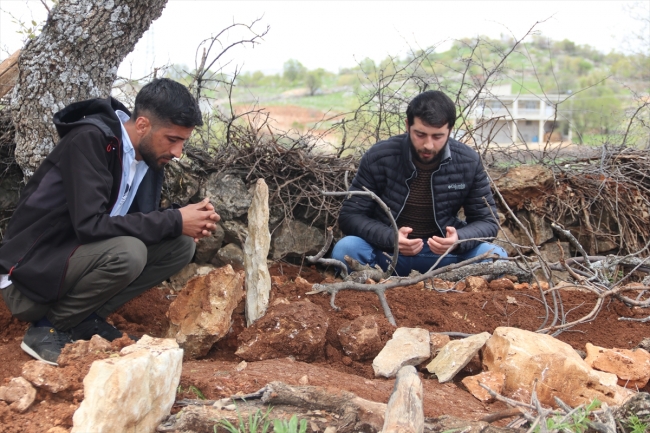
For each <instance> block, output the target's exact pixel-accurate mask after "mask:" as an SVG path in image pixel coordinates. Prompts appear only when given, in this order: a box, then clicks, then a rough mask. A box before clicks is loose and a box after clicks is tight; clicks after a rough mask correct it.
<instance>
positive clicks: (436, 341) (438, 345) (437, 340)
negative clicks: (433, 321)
mask: <svg viewBox="0 0 650 433" xmlns="http://www.w3.org/2000/svg"><path fill="white" fill-rule="evenodd" d="M429 341H430V344H429V347H431V354H430V355H429V358H427V359H426V360H425V361H423V362H422V363H421V364H420V366H421V367H423V368H424V367H425V366H426V365H428V364H429V363H430V362H431V361H433V358H435V357H436V356H438V353H440V350H442V348H443V347H445V345H446V344H447V343H449V342H450V341H451V338H449V335H445V334H439V333H437V332H430V333H429Z"/></svg>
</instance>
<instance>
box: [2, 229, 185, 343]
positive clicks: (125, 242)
mask: <svg viewBox="0 0 650 433" xmlns="http://www.w3.org/2000/svg"><path fill="white" fill-rule="evenodd" d="M194 249H195V243H194V240H193V239H192V238H190V237H188V236H179V237H177V238H174V239H168V240H164V241H162V242H160V243H159V244H156V245H150V246H146V245H145V244H143V243H142V241H140V240H139V239H136V238H133V237H130V236H121V237H116V238H111V239H107V240H104V241H99V242H93V243H91V244H87V245H82V246H80V247H79V248H77V250H76V251H75V252H74V254H73V255H72V256H71V257H70V259H68V269H67V271H66V274H65V280H64V282H63V287H62V290H61V292H62V296H61V298H60V299H59V300H58V301H57V302H55V303H52V304H37V303H35V302H34V301H32V300H31V299H29V298H27V297H26V296H25V295H23V294H22V293H20V292H19V291H18V290H17V289H15V288H14V286H13V285H10V286H9V287H7V288H5V289H4V290H0V292H2V297H3V298H4V300H5V303H6V304H7V307H8V308H9V310H10V311H11V313H12V314H13V315H14V316H15V317H17V318H18V319H20V320H24V321H27V322H32V321H36V320H39V319H42V318H43V317H46V318H47V319H48V320H49V321H50V322H52V324H53V325H54V327H55V328H56V329H57V330H59V331H68V330H69V329H70V328H72V327H74V326H76V325H78V324H79V323H81V322H82V321H83V320H84V319H85V318H87V317H88V316H90V315H91V314H92V313H95V314H97V315H98V316H100V317H102V318H106V317H108V315H109V314H110V313H112V312H113V311H115V310H117V309H118V308H119V307H121V306H122V305H124V304H125V303H127V302H128V301H130V300H131V299H133V298H135V297H136V296H138V295H140V294H141V293H144V292H145V291H147V290H148V289H150V288H152V287H154V286H156V285H158V284H160V283H161V282H163V281H164V280H166V279H167V278H169V277H170V276H172V275H174V274H175V273H177V272H178V271H180V270H181V269H182V268H183V267H184V266H185V265H187V264H188V263H189V262H190V261H191V260H192V256H193V255H194Z"/></svg>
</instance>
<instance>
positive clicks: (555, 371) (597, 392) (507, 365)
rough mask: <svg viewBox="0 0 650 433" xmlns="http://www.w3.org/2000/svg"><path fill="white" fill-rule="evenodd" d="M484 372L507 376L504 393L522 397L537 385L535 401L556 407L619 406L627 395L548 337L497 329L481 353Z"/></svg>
mask: <svg viewBox="0 0 650 433" xmlns="http://www.w3.org/2000/svg"><path fill="white" fill-rule="evenodd" d="M483 365H484V367H485V369H487V370H489V371H493V372H501V373H503V374H505V376H506V383H505V392H506V394H508V393H515V392H517V393H520V394H522V393H523V394H525V393H528V394H530V392H531V391H532V389H533V386H534V383H535V381H537V388H536V389H537V397H538V398H539V401H540V402H541V403H542V404H545V405H548V406H552V407H555V406H556V403H555V401H554V399H553V397H556V396H557V397H559V398H560V399H561V400H562V401H564V402H565V403H567V404H568V405H570V406H572V407H576V406H578V405H580V404H583V403H589V402H591V401H592V400H593V399H594V398H598V400H600V401H602V402H605V403H607V404H614V405H615V404H620V403H621V402H622V401H623V400H624V399H625V398H626V397H627V396H628V395H629V394H630V392H629V391H628V390H626V389H625V388H623V387H620V386H618V385H617V384H616V382H617V378H616V376H615V375H613V374H610V373H604V372H599V371H596V370H593V369H592V368H590V367H589V365H587V363H586V362H584V361H583V360H582V358H580V355H578V354H577V353H576V351H575V350H573V348H572V347H571V346H569V345H568V344H566V343H563V342H561V341H559V340H557V339H555V338H553V337H551V336H550V335H545V334H538V333H535V332H530V331H524V330H522V329H517V328H507V327H499V328H496V329H495V330H494V334H493V335H492V337H491V338H490V339H489V340H488V342H487V343H486V345H485V349H484V351H483Z"/></svg>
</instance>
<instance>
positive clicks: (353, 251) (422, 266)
mask: <svg viewBox="0 0 650 433" xmlns="http://www.w3.org/2000/svg"><path fill="white" fill-rule="evenodd" d="M490 250H493V251H492V252H493V253H494V254H497V255H499V256H500V257H508V253H506V251H505V250H504V249H503V248H501V247H500V246H498V245H494V244H489V243H487V242H481V243H480V244H478V246H476V247H474V248H472V249H471V250H469V251H467V252H465V253H463V254H447V255H446V256H445V258H444V259H442V260H441V261H440V263H438V266H437V267H438V268H441V267H443V266H447V265H451V264H452V263H458V262H462V261H463V260H467V259H471V258H472V257H476V256H478V255H481V254H483V253H486V252H488V251H490ZM345 256H350V257H352V258H353V259H356V260H358V261H359V262H360V263H361V264H369V265H370V266H374V265H379V266H380V267H381V268H382V269H384V270H386V268H387V267H388V265H389V264H390V261H391V257H392V253H391V254H390V255H388V256H387V255H386V254H384V251H383V250H380V249H378V248H375V247H373V246H372V245H370V244H369V243H368V242H366V241H364V240H363V239H361V238H360V237H357V236H346V237H344V238H343V239H341V240H340V241H338V242H337V243H336V245H334V250H332V258H333V259H337V260H340V261H341V262H343V263H345V260H344V259H343V257H345ZM440 256H441V254H435V253H433V252H431V250H430V249H429V246H428V245H427V241H426V239H425V240H424V247H423V248H422V251H420V252H419V253H418V254H416V255H414V256H404V255H402V254H400V255H399V257H398V258H397V266H396V269H395V274H396V275H399V276H407V275H408V274H409V273H410V272H411V270H413V269H415V270H416V271H418V272H420V273H421V274H424V273H425V272H427V271H428V270H429V269H430V268H431V266H433V264H434V263H435V262H436V260H438V258H439V257H440Z"/></svg>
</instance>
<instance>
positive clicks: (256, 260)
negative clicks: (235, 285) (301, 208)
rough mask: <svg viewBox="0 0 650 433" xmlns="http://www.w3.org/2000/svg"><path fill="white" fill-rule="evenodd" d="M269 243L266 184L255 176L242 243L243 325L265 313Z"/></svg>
mask: <svg viewBox="0 0 650 433" xmlns="http://www.w3.org/2000/svg"><path fill="white" fill-rule="evenodd" d="M270 245H271V234H270V233H269V188H268V187H267V186H266V182H264V179H257V183H256V184H255V188H254V191H253V201H252V202H251V206H250V208H249V209H248V236H247V237H246V242H245V243H244V270H245V272H246V325H247V326H251V325H252V324H253V323H255V321H256V320H257V319H259V318H260V317H262V316H263V315H264V313H266V309H267V308H268V306H269V296H270V293H271V274H270V273H269V267H268V265H267V263H266V258H267V257H268V255H269V248H270Z"/></svg>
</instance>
